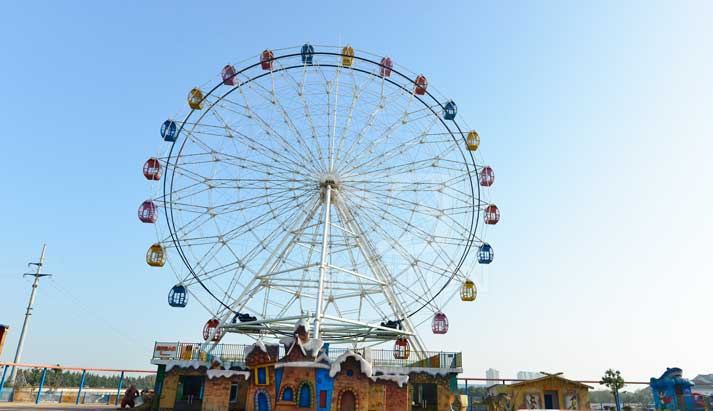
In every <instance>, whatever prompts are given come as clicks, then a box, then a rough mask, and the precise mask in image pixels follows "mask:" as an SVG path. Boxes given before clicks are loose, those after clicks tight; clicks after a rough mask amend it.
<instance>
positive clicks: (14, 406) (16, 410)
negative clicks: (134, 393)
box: [0, 402, 118, 411]
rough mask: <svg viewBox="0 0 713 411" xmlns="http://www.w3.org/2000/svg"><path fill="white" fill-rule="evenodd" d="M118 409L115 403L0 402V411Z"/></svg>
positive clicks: (96, 410) (95, 410) (104, 410)
mask: <svg viewBox="0 0 713 411" xmlns="http://www.w3.org/2000/svg"><path fill="white" fill-rule="evenodd" d="M115 409H118V407H117V406H115V405H97V404H82V405H74V404H35V403H33V402H0V411H29V410H41V411H107V410H115Z"/></svg>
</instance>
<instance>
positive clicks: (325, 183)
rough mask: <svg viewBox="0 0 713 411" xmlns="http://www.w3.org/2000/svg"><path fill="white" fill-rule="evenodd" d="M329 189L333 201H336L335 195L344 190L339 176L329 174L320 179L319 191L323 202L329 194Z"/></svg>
mask: <svg viewBox="0 0 713 411" xmlns="http://www.w3.org/2000/svg"><path fill="white" fill-rule="evenodd" d="M327 187H330V188H331V193H332V195H331V197H332V198H331V201H335V199H336V196H335V194H336V193H337V192H339V190H340V189H341V188H342V181H341V178H339V176H337V175H336V174H335V173H329V172H327V173H323V174H322V175H321V176H320V177H319V190H320V193H321V198H322V201H323V202H324V201H325V193H326V192H327Z"/></svg>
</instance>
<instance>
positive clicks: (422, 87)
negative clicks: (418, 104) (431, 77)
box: [414, 74, 428, 96]
mask: <svg viewBox="0 0 713 411" xmlns="http://www.w3.org/2000/svg"><path fill="white" fill-rule="evenodd" d="M414 82H415V83H416V87H415V88H414V93H416V95H419V96H422V95H424V94H426V89H427V88H428V80H426V76H424V75H423V74H421V75H420V76H418V77H416V80H414Z"/></svg>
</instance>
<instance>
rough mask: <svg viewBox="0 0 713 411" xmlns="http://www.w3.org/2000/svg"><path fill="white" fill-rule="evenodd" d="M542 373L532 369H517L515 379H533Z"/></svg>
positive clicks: (540, 376)
mask: <svg viewBox="0 0 713 411" xmlns="http://www.w3.org/2000/svg"><path fill="white" fill-rule="evenodd" d="M542 377H544V375H542V374H541V373H539V372H534V371H518V372H517V379H518V380H535V379H537V378H542Z"/></svg>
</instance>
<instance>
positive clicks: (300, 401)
mask: <svg viewBox="0 0 713 411" xmlns="http://www.w3.org/2000/svg"><path fill="white" fill-rule="evenodd" d="M297 406H298V407H300V408H310V407H311V406H312V390H311V389H310V386H309V384H307V383H302V385H301V386H300V395H299V397H297Z"/></svg>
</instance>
